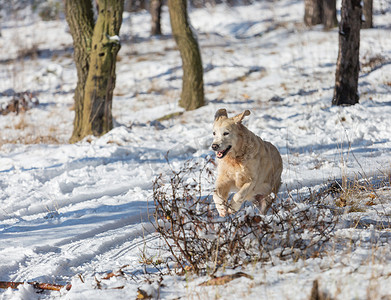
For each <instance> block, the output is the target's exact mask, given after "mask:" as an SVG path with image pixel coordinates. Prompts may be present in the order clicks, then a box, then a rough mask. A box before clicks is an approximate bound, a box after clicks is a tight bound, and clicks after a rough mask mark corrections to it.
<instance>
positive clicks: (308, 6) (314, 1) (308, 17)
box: [304, 0, 323, 26]
mask: <svg viewBox="0 0 391 300" xmlns="http://www.w3.org/2000/svg"><path fill="white" fill-rule="evenodd" d="M322 18H323V0H304V24H305V25H306V26H314V25H318V24H321V23H322Z"/></svg>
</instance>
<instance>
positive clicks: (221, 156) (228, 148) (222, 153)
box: [216, 146, 231, 158]
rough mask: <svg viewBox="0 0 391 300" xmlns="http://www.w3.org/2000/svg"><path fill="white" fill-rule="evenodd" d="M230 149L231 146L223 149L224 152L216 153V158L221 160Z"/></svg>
mask: <svg viewBox="0 0 391 300" xmlns="http://www.w3.org/2000/svg"><path fill="white" fill-rule="evenodd" d="M230 149H231V146H228V147H227V149H225V150H224V151H217V154H216V156H217V158H223V157H224V156H225V155H226V154H227V153H228V151H229V150H230Z"/></svg>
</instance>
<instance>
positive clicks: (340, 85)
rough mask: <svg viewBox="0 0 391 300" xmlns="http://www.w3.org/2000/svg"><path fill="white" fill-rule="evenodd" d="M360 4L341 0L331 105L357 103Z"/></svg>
mask: <svg viewBox="0 0 391 300" xmlns="http://www.w3.org/2000/svg"><path fill="white" fill-rule="evenodd" d="M360 2H361V0H342V8H341V23H340V26H339V49H338V60H337V70H336V73H335V89H334V97H333V101H332V104H333V105H354V104H357V103H358V101H359V95H358V75H359V70H360V66H359V50H360V27H361V4H360Z"/></svg>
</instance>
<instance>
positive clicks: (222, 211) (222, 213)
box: [217, 209, 227, 218]
mask: <svg viewBox="0 0 391 300" xmlns="http://www.w3.org/2000/svg"><path fill="white" fill-rule="evenodd" d="M217 211H218V212H219V215H220V217H223V218H224V217H226V216H227V210H225V209H224V210H219V209H218V210H217Z"/></svg>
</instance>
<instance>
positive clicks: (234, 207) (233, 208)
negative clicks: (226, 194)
mask: <svg viewBox="0 0 391 300" xmlns="http://www.w3.org/2000/svg"><path fill="white" fill-rule="evenodd" d="M252 190H254V183H253V181H250V182H247V183H245V184H243V185H242V187H241V188H240V190H239V191H238V192H237V193H236V194H235V195H234V196H233V198H232V201H231V203H230V206H229V209H228V213H230V214H232V213H234V212H237V211H238V210H239V208H240V207H241V206H242V204H243V202H244V201H245V200H246V198H247V196H248V194H249V192H250V191H252Z"/></svg>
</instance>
